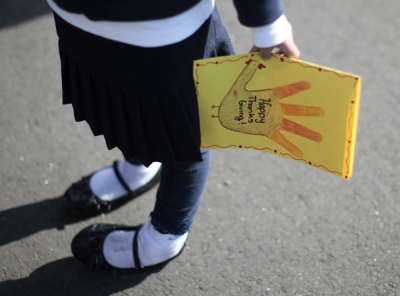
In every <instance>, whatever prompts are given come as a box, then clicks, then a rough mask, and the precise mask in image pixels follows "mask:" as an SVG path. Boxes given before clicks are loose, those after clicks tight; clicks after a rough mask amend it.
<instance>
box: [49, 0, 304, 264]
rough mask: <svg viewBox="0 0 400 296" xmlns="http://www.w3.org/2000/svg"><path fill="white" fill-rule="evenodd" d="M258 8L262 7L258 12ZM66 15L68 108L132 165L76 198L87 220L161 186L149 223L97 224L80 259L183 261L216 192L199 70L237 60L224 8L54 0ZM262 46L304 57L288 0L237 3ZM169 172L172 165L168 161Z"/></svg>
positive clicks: (206, 2)
mask: <svg viewBox="0 0 400 296" xmlns="http://www.w3.org/2000/svg"><path fill="white" fill-rule="evenodd" d="M249 2H251V3H249ZM48 3H49V5H50V6H51V7H52V9H53V11H54V15H55V23H56V28H57V34H58V36H59V50H60V58H61V69H62V87H63V103H64V104H69V103H72V105H73V108H74V115H75V120H76V121H82V120H86V121H87V122H88V123H89V125H90V127H91V129H92V131H93V134H94V135H100V134H101V135H104V137H105V140H106V143H107V146H108V148H109V149H112V148H114V147H118V148H119V149H120V150H121V151H122V153H123V154H124V157H125V160H122V161H120V162H115V163H114V165H113V166H112V167H107V168H104V169H102V170H99V171H97V172H95V173H94V174H92V175H90V176H87V177H84V178H83V179H82V180H81V181H79V182H77V183H75V184H73V185H72V186H71V187H70V188H69V189H68V190H67V191H66V193H65V196H64V199H65V202H66V205H67V207H68V208H69V209H70V210H71V211H72V212H73V213H75V214H79V215H81V216H93V215H96V214H100V213H102V212H104V211H110V210H112V209H114V208H115V207H117V206H120V205H122V204H124V203H126V202H127V201H129V200H131V199H132V198H133V197H135V196H137V195H138V194H140V193H142V192H144V191H145V190H147V189H149V188H151V187H152V186H154V185H155V184H156V183H157V182H158V181H159V180H160V185H159V188H158V191H157V197H156V204H155V207H154V210H153V212H152V213H151V218H150V219H149V221H147V223H145V224H144V225H143V226H136V227H128V226H123V225H109V224H94V225H91V226H89V227H87V228H85V229H83V230H82V231H81V232H80V233H78V234H77V235H76V236H75V238H74V239H73V241H72V251H73V253H74V255H75V257H76V258H78V259H79V260H81V261H83V262H85V263H87V264H89V265H90V266H91V267H95V268H105V267H109V266H112V267H114V268H138V269H141V268H145V267H148V266H153V265H156V264H160V263H164V262H166V261H168V260H171V259H172V258H174V257H176V256H177V255H178V254H179V253H180V252H181V250H182V249H183V246H184V244H185V241H186V238H187V235H188V232H189V230H190V227H191V224H192V222H193V220H194V216H195V214H196V211H197V208H198V206H199V203H200V199H201V196H202V193H203V190H204V187H205V184H206V180H207V175H208V170H209V165H210V152H209V151H208V150H200V148H199V147H200V126H199V118H198V109H197V101H196V93H195V87H194V82H193V78H192V62H193V60H196V59H202V58H211V57H216V56H221V55H231V54H233V49H232V46H231V44H230V41H229V38H228V35H227V33H226V30H225V28H224V27H223V25H222V23H221V20H220V17H219V15H218V12H217V9H216V8H215V3H214V0H175V1H160V0H155V1H133V0H124V1H118V2H116V1H113V0H99V1H96V5H95V6H93V5H92V1H87V0H85V1H83V0H82V1H71V0H48ZM234 4H235V7H236V9H237V12H238V17H239V21H240V22H241V23H242V24H243V25H245V26H249V27H251V28H252V33H253V42H254V46H253V48H252V50H251V51H253V52H254V51H260V54H261V57H262V58H264V59H266V60H267V59H268V58H269V56H270V54H271V51H272V50H273V49H274V48H278V53H279V54H282V55H285V56H288V57H294V58H297V57H298V56H299V51H298V49H297V47H296V45H295V44H294V41H293V36H292V30H291V26H290V24H289V23H288V21H287V19H286V17H285V16H284V15H283V8H282V6H281V3H280V1H279V0H256V1H248V0H234ZM160 163H162V165H161V164H160Z"/></svg>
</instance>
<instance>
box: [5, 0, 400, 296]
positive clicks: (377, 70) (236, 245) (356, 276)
mask: <svg viewBox="0 0 400 296" xmlns="http://www.w3.org/2000/svg"><path fill="white" fill-rule="evenodd" d="M283 3H284V5H285V8H286V15H287V16H288V18H289V20H290V21H291V23H292V25H293V28H294V34H295V38H296V42H297V45H298V46H299V48H300V50H301V52H302V56H301V59H303V60H306V61H310V62H313V63H317V64H321V65H325V66H329V67H332V68H336V69H340V70H343V71H347V72H350V73H356V74H359V75H361V76H362V78H363V86H362V101H361V108H360V117H359V125H358V126H359V128H358V135H357V146H356V158H355V168H354V173H353V177H352V179H351V181H345V180H343V179H341V178H338V177H335V176H333V175H330V174H328V173H324V172H322V171H319V170H316V169H311V168H309V167H307V166H306V165H303V164H300V163H296V162H294V161H289V160H286V159H283V158H278V157H276V156H274V155H271V154H268V153H262V152H257V151H243V150H240V151H239V150H225V151H214V153H213V163H212V169H211V173H210V178H209V182H208V185H207V188H206V191H205V194H204V197H203V200H202V204H201V206H200V209H199V212H198V215H197V218H196V220H195V223H194V225H193V228H192V231H191V234H190V237H189V241H188V245H187V248H186V249H185V251H184V252H183V254H182V255H181V256H180V257H178V258H177V259H176V260H174V261H172V262H170V263H169V264H167V265H166V266H165V267H164V268H157V269H151V270H149V271H146V272H141V273H140V272H136V271H121V270H107V271H95V270H90V269H88V268H87V267H86V266H84V265H83V264H81V263H79V262H78V261H76V260H75V259H74V258H73V257H72V254H71V252H70V241H71V239H72V237H73V236H74V235H75V234H76V233H77V232H78V231H79V230H80V229H82V228H83V227H85V226H87V225H89V224H91V223H95V222H107V223H123V224H129V225H134V224H138V223H143V222H145V221H146V220H147V219H148V214H149V213H150V211H151V209H152V207H153V204H154V199H155V189H154V190H151V191H150V192H148V193H146V194H144V195H143V196H141V197H139V198H138V199H136V200H135V201H133V202H131V203H129V204H128V205H126V206H125V207H122V208H120V209H119V210H117V211H115V212H113V213H111V214H108V215H105V216H103V217H95V218H92V219H87V220H77V219H75V218H72V217H70V216H69V215H68V214H67V213H66V211H65V210H64V208H63V205H62V202H61V200H60V197H61V196H62V194H63V192H64V190H65V189H66V188H67V187H68V186H69V185H70V183H71V182H72V181H76V180H78V179H80V177H81V176H82V175H85V174H88V173H90V172H92V171H94V170H96V169H99V168H101V167H104V166H107V165H109V164H110V163H111V162H112V160H114V159H116V158H120V157H121V155H120V153H119V152H118V151H111V152H109V151H107V149H106V148H105V144H104V140H103V139H102V138H101V137H93V136H92V135H91V132H90V130H89V128H88V126H87V124H86V123H75V122H74V120H73V115H72V109H71V107H70V106H62V105H61V85H60V66H59V59H58V55H57V54H58V52H57V38H56V34H55V29H54V24H53V19H52V15H51V13H50V10H49V9H48V7H47V5H46V3H45V1H44V0H29V1H28V0H0V69H1V71H0V110H1V116H0V131H1V144H0V145H1V151H0V155H1V160H0V161H1V162H0V164H1V166H0V170H1V171H0V175H1V198H0V223H1V227H0V262H1V266H0V281H1V282H0V295H400V256H399V255H400V254H399V253H400V204H399V191H400V184H399V181H400V180H399V162H400V133H399V128H400V116H399V114H400V107H399V103H398V98H399V97H400V93H399V85H400V80H399V74H398V73H399V68H400V61H399V58H398V56H397V52H398V50H399V49H400V41H399V40H400V39H399V32H400V18H399V12H400V4H399V2H398V1H395V0H385V1H383V0H376V1H368V2H367V1H361V0H353V1H348V0H337V1H328V0H303V1H288V0H284V1H283ZM218 5H219V9H220V12H221V15H222V18H223V20H224V22H225V24H226V26H227V29H228V31H229V34H230V35H231V38H232V41H233V43H234V46H235V49H236V51H237V53H245V52H247V51H248V50H249V49H250V47H251V44H250V43H251V38H250V36H249V30H248V29H247V28H243V27H241V26H240V25H239V24H238V22H237V19H236V13H235V11H234V9H233V6H232V3H231V1H230V0H224V1H223V0H220V1H218Z"/></svg>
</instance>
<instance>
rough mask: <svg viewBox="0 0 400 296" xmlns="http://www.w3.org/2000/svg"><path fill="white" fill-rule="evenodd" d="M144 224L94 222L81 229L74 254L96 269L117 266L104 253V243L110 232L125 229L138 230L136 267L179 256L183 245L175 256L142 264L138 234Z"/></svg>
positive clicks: (134, 239) (136, 235)
mask: <svg viewBox="0 0 400 296" xmlns="http://www.w3.org/2000/svg"><path fill="white" fill-rule="evenodd" d="M142 226H143V225H139V226H133V227H131V226H124V225H113V224H101V223H100V224H93V225H91V226H88V227H86V228H84V229H83V230H81V232H79V233H78V234H77V235H76V236H75V237H74V239H73V240H72V243H71V250H72V254H74V256H75V258H77V259H78V260H79V261H82V262H83V263H85V264H87V265H88V266H89V267H90V268H96V269H108V268H116V267H113V266H112V265H111V264H109V263H108V262H107V260H106V259H105V258H104V255H103V245H104V240H105V238H106V236H107V235H108V234H110V233H111V232H113V231H115V230H123V231H136V232H135V236H134V238H133V258H134V261H135V266H136V267H135V268H132V269H138V270H143V269H145V268H150V267H156V266H161V265H164V264H166V263H168V262H169V261H171V260H172V259H174V258H176V257H178V256H179V255H180V254H181V253H182V251H183V249H184V247H182V249H181V251H180V252H179V253H178V254H177V255H176V256H174V257H172V258H170V259H167V260H165V261H163V262H160V263H158V264H155V265H151V266H142V263H141V262H140V259H139V252H138V234H139V231H140V229H141V228H142Z"/></svg>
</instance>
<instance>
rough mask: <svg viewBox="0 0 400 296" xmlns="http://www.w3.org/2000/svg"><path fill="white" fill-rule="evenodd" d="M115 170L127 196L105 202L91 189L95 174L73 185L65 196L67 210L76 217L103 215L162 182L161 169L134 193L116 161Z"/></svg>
mask: <svg viewBox="0 0 400 296" xmlns="http://www.w3.org/2000/svg"><path fill="white" fill-rule="evenodd" d="M113 169H114V172H115V175H116V177H117V179H118V181H119V182H120V183H121V185H122V186H123V187H124V188H125V190H126V191H127V192H128V193H127V194H126V195H124V196H121V197H120V198H117V199H115V200H112V201H103V200H101V199H100V198H99V197H98V196H96V195H95V194H94V193H93V191H92V190H91V189H90V178H91V177H92V176H93V174H91V175H89V176H86V177H83V178H82V179H81V180H80V181H79V182H76V183H74V184H72V185H71V186H70V187H69V188H68V189H67V191H66V192H65V194H64V196H63V200H64V203H65V205H66V207H67V209H68V210H69V211H70V212H71V213H73V214H74V215H77V216H80V217H92V216H96V215H100V214H102V213H106V212H110V211H112V210H115V209H116V208H118V207H120V206H121V205H123V204H125V203H126V202H128V201H130V200H131V199H133V198H135V197H137V196H138V195H140V194H142V193H144V192H146V191H147V190H149V189H151V188H152V187H154V186H155V185H156V184H157V183H158V182H159V181H160V172H161V169H160V170H159V171H158V172H157V173H156V174H155V175H154V177H153V178H152V179H151V180H150V181H149V182H148V183H146V184H145V185H143V186H142V187H139V188H138V189H136V190H134V191H132V190H131V189H130V188H129V186H128V184H127V183H126V182H125V180H124V179H123V178H122V176H121V173H120V172H119V170H118V161H114V163H113Z"/></svg>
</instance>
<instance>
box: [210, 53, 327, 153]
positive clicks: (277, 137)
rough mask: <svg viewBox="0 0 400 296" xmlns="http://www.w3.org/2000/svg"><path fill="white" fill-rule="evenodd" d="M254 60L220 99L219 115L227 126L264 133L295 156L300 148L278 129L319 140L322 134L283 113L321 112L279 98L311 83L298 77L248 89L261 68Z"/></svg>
mask: <svg viewBox="0 0 400 296" xmlns="http://www.w3.org/2000/svg"><path fill="white" fill-rule="evenodd" d="M263 67H265V66H263V65H262V64H259V63H258V62H257V61H250V62H249V63H248V65H247V66H246V67H245V68H244V70H243V71H242V73H240V75H239V76H238V78H237V80H236V81H235V83H234V84H233V86H232V88H231V89H230V90H229V92H228V93H227V95H226V96H225V97H224V99H223V100H222V102H221V105H220V106H219V110H218V119H219V121H220V123H221V125H222V126H223V127H225V128H227V129H229V130H232V131H236V132H241V133H245V134H252V135H263V136H266V137H268V138H269V139H271V140H273V141H274V142H276V143H277V144H279V145H280V146H282V147H284V148H285V149H286V150H288V151H289V152H290V153H292V154H293V155H295V156H298V157H302V156H303V152H302V151H301V150H300V149H299V148H298V147H297V146H296V145H294V144H293V143H292V142H290V141H289V140H288V139H287V138H286V137H285V136H284V135H283V134H282V133H281V131H287V132H291V133H294V134H296V135H299V136H302V137H305V138H307V139H310V140H313V141H316V142H321V141H322V135H321V134H319V133H317V132H315V131H313V130H310V129H308V128H306V127H305V126H303V125H301V124H298V123H296V122H294V121H291V120H289V119H287V118H285V117H284V115H292V116H324V110H323V109H322V108H321V107H315V106H301V105H294V104H283V103H280V102H279V100H281V99H284V98H286V97H288V96H291V95H294V94H297V93H299V92H301V91H304V90H307V89H309V88H310V83H309V82H307V81H300V82H296V83H292V84H288V85H285V86H280V87H277V88H272V89H262V90H248V89H247V88H246V86H247V84H248V83H249V81H250V80H251V78H252V77H253V76H254V73H255V71H256V70H257V69H258V68H259V69H261V68H263Z"/></svg>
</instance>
